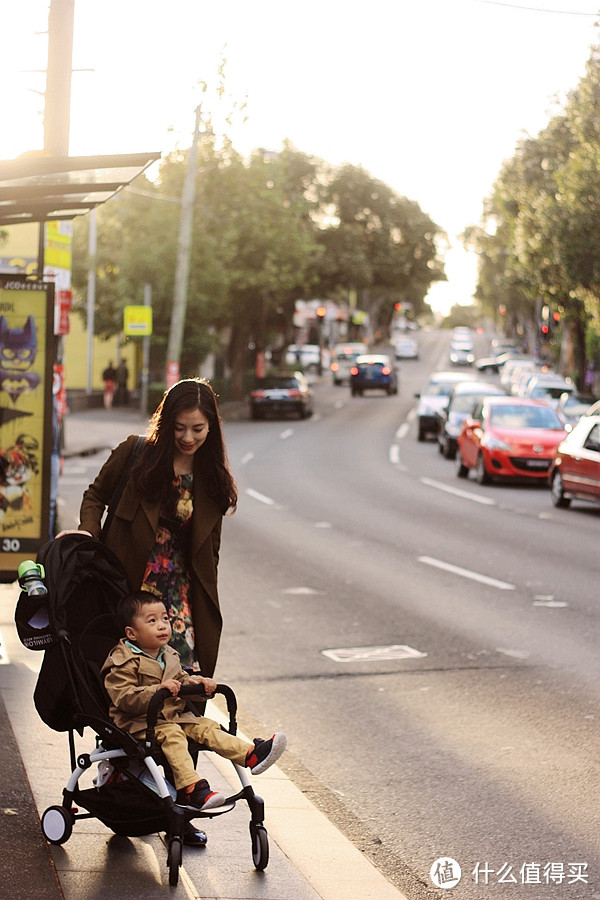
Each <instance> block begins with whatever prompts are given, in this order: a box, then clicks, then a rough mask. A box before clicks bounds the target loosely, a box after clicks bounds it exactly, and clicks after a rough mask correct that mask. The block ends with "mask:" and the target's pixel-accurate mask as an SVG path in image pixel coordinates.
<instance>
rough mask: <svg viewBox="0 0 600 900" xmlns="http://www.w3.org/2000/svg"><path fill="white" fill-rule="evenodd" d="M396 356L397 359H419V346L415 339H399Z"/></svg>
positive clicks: (396, 344)
mask: <svg viewBox="0 0 600 900" xmlns="http://www.w3.org/2000/svg"><path fill="white" fill-rule="evenodd" d="M394 356H395V357H396V359H418V358H419V345H418V344H417V342H416V340H415V339H414V338H412V337H409V336H408V335H407V336H406V337H401V338H398V340H397V341H396V343H395V344H394Z"/></svg>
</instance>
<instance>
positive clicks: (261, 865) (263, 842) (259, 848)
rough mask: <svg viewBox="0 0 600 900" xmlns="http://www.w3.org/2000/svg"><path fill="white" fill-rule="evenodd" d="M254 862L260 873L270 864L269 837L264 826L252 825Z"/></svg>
mask: <svg viewBox="0 0 600 900" xmlns="http://www.w3.org/2000/svg"><path fill="white" fill-rule="evenodd" d="M250 835H251V837H252V862H253V863H254V868H255V869H256V870H257V871H258V872H262V871H263V869H266V868H267V863H268V862H269V836H268V834H267V829H266V828H265V827H264V825H251V826H250Z"/></svg>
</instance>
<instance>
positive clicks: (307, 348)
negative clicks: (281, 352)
mask: <svg viewBox="0 0 600 900" xmlns="http://www.w3.org/2000/svg"><path fill="white" fill-rule="evenodd" d="M319 354H320V356H321V366H322V368H323V369H327V367H328V366H329V354H328V352H327V350H326V349H325V348H324V347H323V348H320V347H319V345H318V344H290V345H289V347H288V348H287V350H286V351H285V364H286V366H290V367H292V368H293V367H294V366H299V367H300V368H302V369H304V370H305V371H308V370H309V369H312V370H313V371H316V370H317V369H318V368H319Z"/></svg>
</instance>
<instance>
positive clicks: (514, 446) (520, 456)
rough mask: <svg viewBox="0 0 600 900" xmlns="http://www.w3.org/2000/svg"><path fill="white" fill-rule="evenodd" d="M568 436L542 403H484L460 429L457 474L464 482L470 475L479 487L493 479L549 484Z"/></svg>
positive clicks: (508, 399)
mask: <svg viewBox="0 0 600 900" xmlns="http://www.w3.org/2000/svg"><path fill="white" fill-rule="evenodd" d="M566 434H567V432H566V431H565V428H564V426H563V423H562V422H561V420H560V419H559V418H558V416H557V414H556V412H555V410H553V409H552V407H551V406H548V404H547V403H544V402H542V401H541V400H530V399H526V398H523V397H485V398H484V399H483V400H482V401H481V402H480V403H478V404H477V406H476V407H475V409H474V411H473V414H472V416H469V418H467V419H465V421H464V422H463V424H462V429H461V432H460V435H459V436H458V449H457V451H456V474H457V475H458V477H459V478H466V477H467V476H468V474H469V470H470V469H473V470H474V471H475V472H476V477H477V481H478V482H479V484H487V483H489V482H490V481H493V480H494V479H495V478H510V479H528V480H531V479H537V480H540V479H542V480H544V479H547V477H548V470H549V469H550V466H551V464H552V460H553V459H554V455H555V453H556V448H557V447H558V445H559V444H560V442H561V441H562V440H564V438H565V437H566Z"/></svg>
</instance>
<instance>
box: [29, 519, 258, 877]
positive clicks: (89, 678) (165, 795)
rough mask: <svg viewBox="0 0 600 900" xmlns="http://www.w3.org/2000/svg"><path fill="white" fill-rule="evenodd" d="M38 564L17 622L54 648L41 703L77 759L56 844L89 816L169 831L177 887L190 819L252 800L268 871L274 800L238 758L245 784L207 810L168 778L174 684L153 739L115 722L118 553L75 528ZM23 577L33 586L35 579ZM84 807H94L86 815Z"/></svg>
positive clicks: (230, 704) (49, 828) (52, 834)
mask: <svg viewBox="0 0 600 900" xmlns="http://www.w3.org/2000/svg"><path fill="white" fill-rule="evenodd" d="M37 562H38V564H41V566H42V567H43V569H44V570H45V575H44V579H43V583H42V584H40V583H39V582H38V584H37V588H32V587H31V585H28V587H29V593H26V592H25V590H23V591H22V592H21V594H20V596H19V600H18V602H17V607H16V611H15V622H16V626H17V632H18V634H19V638H20V640H21V642H22V643H23V644H24V646H25V647H28V648H29V649H32V650H42V651H44V659H43V661H42V666H41V669H40V673H39V676H38V680H37V683H36V687H35V691H34V703H35V707H36V709H37V712H38V714H39V715H40V717H41V719H42V720H43V721H44V722H45V723H46V725H48V726H49V727H50V728H52V729H53V730H54V731H67V732H68V734H69V749H70V761H71V776H70V778H69V780H68V782H67V785H66V787H65V788H64V790H63V799H62V803H61V804H60V805H56V806H50V807H49V808H48V809H46V810H45V812H44V813H43V815H42V821H41V824H42V832H43V834H44V837H45V838H46V840H48V841H49V842H50V843H52V844H64V843H65V841H67V840H68V839H69V837H70V836H71V834H72V831H73V826H74V824H75V822H77V821H78V820H79V819H89V818H96V819H99V820H100V821H101V822H103V823H104V824H105V825H106V826H107V827H108V828H110V829H111V830H112V831H113V832H114V833H115V834H118V835H122V836H127V837H138V836H141V835H146V834H154V833H157V832H165V833H166V843H167V846H168V854H167V866H168V869H169V884H170V885H173V886H175V885H176V884H177V882H178V879H179V867H180V866H181V863H182V856H183V839H184V831H185V827H186V824H187V823H188V822H189V821H190V820H191V819H196V818H206V817H208V818H212V817H214V816H219V815H223V814H224V813H226V812H230V811H231V810H232V809H233V808H234V807H235V805H236V803H237V802H238V801H239V800H245V801H246V802H247V803H248V807H249V809H250V836H251V842H252V860H253V863H254V866H255V868H256V869H257V870H258V871H262V870H264V869H265V868H266V866H267V863H268V860H269V843H268V836H267V831H266V829H265V827H264V825H263V819H264V802H263V800H262V798H260V797H259V796H257V795H256V794H255V793H254V790H253V788H252V786H251V784H250V782H249V780H248V778H247V775H246V771H245V770H244V769H243V768H242V767H240V766H238V765H236V764H234V763H232V765H234V768H235V769H236V771H237V774H238V776H239V779H240V782H241V790H240V791H239V792H238V793H236V794H233V795H232V796H229V797H227V798H226V801H225V803H224V804H223V806H220V807H216V808H212V809H210V810H206V811H200V810H193V809H190V808H189V807H186V806H181V805H179V804H177V803H176V802H175V798H176V792H175V789H174V787H173V786H172V785H171V784H170V783H169V781H168V776H169V771H170V770H169V767H168V764H167V761H166V760H165V758H164V757H163V756H162V754H161V751H160V749H159V747H158V744H157V742H156V740H155V738H154V726H155V725H156V722H157V718H158V716H159V714H160V710H161V708H162V704H163V703H164V701H165V699H166V698H167V697H168V696H169V692H168V691H167V690H165V689H162V690H159V691H157V693H156V695H155V697H154V698H153V700H152V702H151V704H150V708H149V709H148V728H147V733H146V738H145V740H144V741H137V740H135V739H134V738H133V737H132V736H131V735H129V734H128V733H126V732H124V731H121V730H120V729H118V728H117V727H116V726H115V725H114V724H113V722H112V721H111V719H110V718H109V714H108V710H109V700H108V695H107V693H106V690H105V688H104V684H103V681H102V679H101V677H100V669H101V666H102V664H103V662H104V660H105V659H106V656H107V655H108V653H109V651H110V650H111V648H112V647H113V646H114V645H115V644H116V643H117V642H118V640H119V638H120V637H121V627H120V623H119V621H118V618H117V615H116V605H117V602H118V600H119V598H120V597H122V596H124V595H126V594H128V593H129V584H128V581H127V577H126V575H125V572H124V571H123V568H122V566H121V564H120V563H119V561H118V559H117V558H116V557H115V555H114V554H113V553H112V551H110V550H108V549H107V548H106V547H105V546H104V544H102V543H101V542H100V541H96V540H94V539H92V538H89V537H88V536H87V535H83V534H82V535H79V534H68V535H64V536H63V537H61V538H59V539H58V540H54V541H51V542H49V543H47V544H45V545H44V546H43V547H42V548H41V549H40V551H39V553H38V556H37ZM20 582H21V585H22V587H23V586H24V585H25V583H26V579H25V578H22V579H20ZM44 589H45V592H44ZM36 590H37V592H36ZM198 690H199V686H198V685H189V686H187V685H186V686H183V687H182V689H181V695H187V694H194V695H195V696H196V698H198ZM217 692H218V693H220V694H222V695H223V696H224V697H225V701H226V704H227V712H228V716H229V727H228V729H227V730H228V731H229V733H230V734H235V733H236V729H237V722H236V714H237V701H236V697H235V694H234V692H233V691H232V690H231V688H229V687H228V686H227V685H222V684H220V685H218V689H217ZM86 728H88V729H91V730H92V731H93V732H95V745H94V746H93V747H91V748H90V751H89V752H87V753H77V752H76V747H75V732H77V733H78V734H79V735H80V736H81V737H83V736H84V731H85V729H86ZM201 749H203V748H202V747H201V746H199V745H197V744H196V745H192V746H191V747H190V751H191V752H192V754H193V755H194V754H196V753H197V751H198V750H201ZM95 765H97V766H98V775H97V777H96V778H95V780H94V782H93V786H92V787H87V788H81V787H80V785H79V780H80V778H81V777H82V776H83V774H84V772H87V770H89V769H90V768H91V767H92V766H95ZM165 772H166V774H164V773H165ZM78 807H83V809H85V810H87V812H85V813H80V812H79V810H78Z"/></svg>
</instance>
